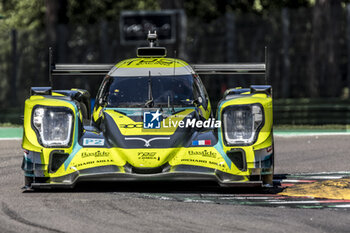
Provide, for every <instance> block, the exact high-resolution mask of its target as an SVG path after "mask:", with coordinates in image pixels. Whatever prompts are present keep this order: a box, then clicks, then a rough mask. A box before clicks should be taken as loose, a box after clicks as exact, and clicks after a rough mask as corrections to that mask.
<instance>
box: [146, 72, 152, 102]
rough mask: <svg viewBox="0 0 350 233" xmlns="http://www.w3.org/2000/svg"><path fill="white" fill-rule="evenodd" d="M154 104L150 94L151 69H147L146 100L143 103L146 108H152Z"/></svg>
mask: <svg viewBox="0 0 350 233" xmlns="http://www.w3.org/2000/svg"><path fill="white" fill-rule="evenodd" d="M153 106H154V100H153V95H152V80H151V71H149V76H148V100H147V102H146V103H145V107H146V108H152V107H153Z"/></svg>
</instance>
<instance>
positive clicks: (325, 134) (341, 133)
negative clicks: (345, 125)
mask: <svg viewBox="0 0 350 233" xmlns="http://www.w3.org/2000/svg"><path fill="white" fill-rule="evenodd" d="M273 135H274V136H275V137H281V138H293V137H315V136H350V132H319V133H314V132H312V133H308V132H305V133H304V132H303V133H299V132H296V133H278V132H275V133H273Z"/></svg>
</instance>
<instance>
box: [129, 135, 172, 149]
mask: <svg viewBox="0 0 350 233" xmlns="http://www.w3.org/2000/svg"><path fill="white" fill-rule="evenodd" d="M169 139H170V137H156V138H151V139H148V140H146V139H144V138H137V137H132V138H125V140H139V141H143V142H145V145H144V146H145V147H150V146H151V144H150V142H152V141H155V140H169Z"/></svg>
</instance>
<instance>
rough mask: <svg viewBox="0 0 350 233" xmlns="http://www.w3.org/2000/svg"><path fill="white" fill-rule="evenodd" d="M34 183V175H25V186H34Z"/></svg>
mask: <svg viewBox="0 0 350 233" xmlns="http://www.w3.org/2000/svg"><path fill="white" fill-rule="evenodd" d="M32 183H33V177H30V176H25V177H24V185H25V186H27V187H30V186H32Z"/></svg>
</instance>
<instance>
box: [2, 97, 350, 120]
mask: <svg viewBox="0 0 350 233" xmlns="http://www.w3.org/2000/svg"><path fill="white" fill-rule="evenodd" d="M212 105H213V106H216V103H215V101H212ZM273 112H274V116H273V117H274V119H273V120H274V124H275V125H324V124H339V125H349V124H350V99H346V100H342V99H276V100H274V103H273ZM4 122H10V123H14V124H23V109H22V108H13V109H4V110H3V111H2V114H1V115H0V123H4Z"/></svg>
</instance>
